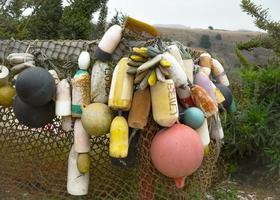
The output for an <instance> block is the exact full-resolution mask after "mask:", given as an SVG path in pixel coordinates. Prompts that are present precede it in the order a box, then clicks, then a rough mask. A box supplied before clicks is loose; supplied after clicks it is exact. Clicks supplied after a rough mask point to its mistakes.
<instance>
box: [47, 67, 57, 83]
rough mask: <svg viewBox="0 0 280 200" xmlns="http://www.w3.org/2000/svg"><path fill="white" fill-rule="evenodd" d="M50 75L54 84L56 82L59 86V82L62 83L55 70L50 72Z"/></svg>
mask: <svg viewBox="0 0 280 200" xmlns="http://www.w3.org/2000/svg"><path fill="white" fill-rule="evenodd" d="M49 73H50V74H51V76H52V77H53V79H54V82H55V85H57V84H58V83H59V81H60V79H59V76H58V74H57V72H56V71H55V70H53V69H51V70H49Z"/></svg>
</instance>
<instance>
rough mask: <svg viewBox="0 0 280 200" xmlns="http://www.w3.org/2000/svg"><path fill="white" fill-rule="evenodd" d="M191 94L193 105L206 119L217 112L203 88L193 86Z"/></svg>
mask: <svg viewBox="0 0 280 200" xmlns="http://www.w3.org/2000/svg"><path fill="white" fill-rule="evenodd" d="M191 92H192V93H191V94H192V99H193V102H194V104H195V105H196V106H197V107H198V108H200V109H201V110H202V111H203V112H204V114H205V116H206V117H207V118H208V117H211V116H212V115H214V114H216V113H217V112H218V106H217V104H216V102H214V101H213V99H212V98H211V97H210V96H209V94H208V93H207V91H206V90H205V89H204V88H203V87H201V86H199V85H193V87H192V88H191Z"/></svg>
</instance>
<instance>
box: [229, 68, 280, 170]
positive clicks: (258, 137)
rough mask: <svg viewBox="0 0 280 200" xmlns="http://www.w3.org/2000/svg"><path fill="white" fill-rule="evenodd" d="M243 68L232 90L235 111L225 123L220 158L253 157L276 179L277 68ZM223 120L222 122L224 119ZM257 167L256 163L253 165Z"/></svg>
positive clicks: (279, 143) (279, 161)
mask: <svg viewBox="0 0 280 200" xmlns="http://www.w3.org/2000/svg"><path fill="white" fill-rule="evenodd" d="M278 66H279V65H278V64H277V63H275V64H270V65H269V66H267V67H265V68H258V67H252V68H246V69H242V70H241V72H240V76H241V83H240V85H235V86H234V87H233V92H234V94H235V97H237V102H238V106H239V111H238V112H237V113H235V114H234V115H229V116H228V117H227V120H226V121H225V132H226V133H227V135H226V137H225V145H224V152H225V153H224V155H225V157H226V159H227V160H229V161H236V162H239V161H240V160H241V159H240V157H241V158H243V159H245V160H246V159H247V158H251V157H252V156H254V158H255V160H256V162H260V161H261V162H262V163H264V164H266V166H267V167H268V169H269V170H270V171H271V172H278V173H279V175H280V148H279V147H280V131H279V130H280V124H279V120H280V114H279V110H280V96H279V88H280V87H279V86H280V85H279V83H280V68H279V67H278ZM224 120H225V119H224ZM256 164H257V163H256Z"/></svg>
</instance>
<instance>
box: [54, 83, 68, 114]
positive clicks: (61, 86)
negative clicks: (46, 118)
mask: <svg viewBox="0 0 280 200" xmlns="http://www.w3.org/2000/svg"><path fill="white" fill-rule="evenodd" d="M55 114H56V116H69V115H71V88H70V84H69V83H68V81H67V80H66V79H63V80H61V81H60V82H59V83H58V84H57V86H56V100H55Z"/></svg>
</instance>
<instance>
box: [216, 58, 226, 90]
mask: <svg viewBox="0 0 280 200" xmlns="http://www.w3.org/2000/svg"><path fill="white" fill-rule="evenodd" d="M212 73H213V75H214V76H215V79H216V80H217V82H218V83H221V84H223V85H224V86H227V87H228V86H229V80H228V77H227V75H226V73H225V70H224V68H223V66H222V64H221V63H220V62H219V61H218V60H216V59H212Z"/></svg>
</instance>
